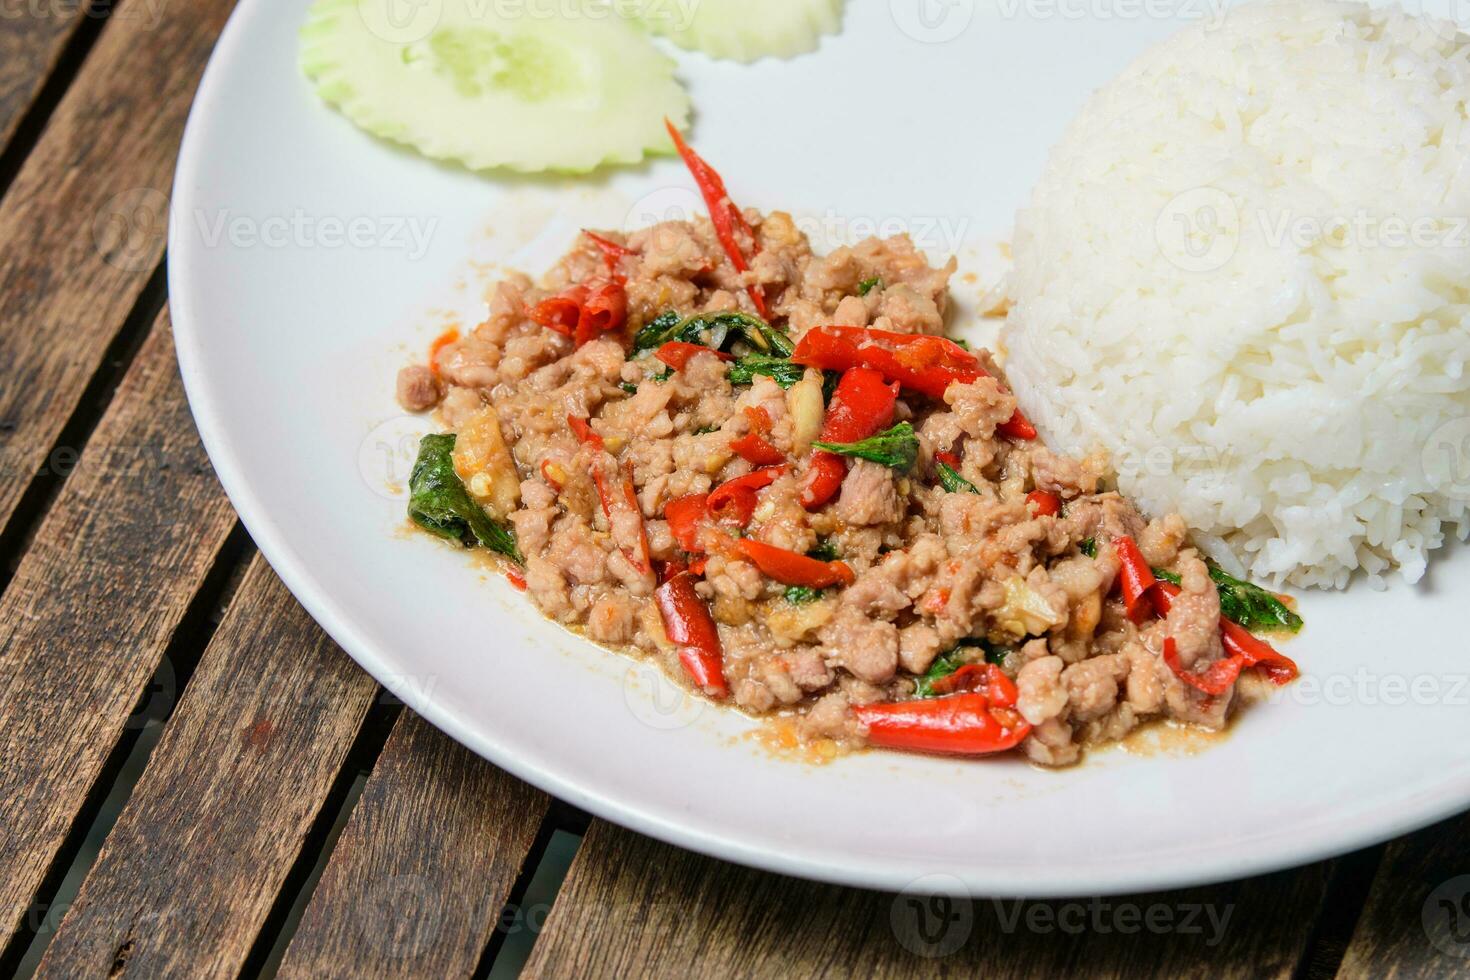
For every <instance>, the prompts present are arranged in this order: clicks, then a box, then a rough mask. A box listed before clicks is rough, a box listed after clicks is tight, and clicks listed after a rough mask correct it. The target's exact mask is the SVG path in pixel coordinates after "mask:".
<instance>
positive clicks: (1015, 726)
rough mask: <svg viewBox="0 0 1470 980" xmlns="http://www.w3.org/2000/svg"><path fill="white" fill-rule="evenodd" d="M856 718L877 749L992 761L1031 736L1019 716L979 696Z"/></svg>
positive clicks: (903, 705) (877, 708)
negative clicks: (991, 757)
mask: <svg viewBox="0 0 1470 980" xmlns="http://www.w3.org/2000/svg"><path fill="white" fill-rule="evenodd" d="M852 713H853V715H854V716H855V717H856V718H857V720H858V721H859V722H860V723H861V724H862V725H864V726H865V727H866V728H867V730H868V741H869V742H871V743H872V744H873V745H878V746H881V747H883V748H890V749H907V750H909V751H913V752H938V753H942V754H946V755H989V754H991V753H994V752H1004V751H1006V750H1008V749H1012V748H1015V747H1016V746H1017V745H1019V744H1020V743H1021V740H1022V739H1024V738H1025V737H1026V736H1027V735H1029V734H1030V733H1031V726H1030V725H1029V724H1028V723H1027V722H1026V720H1025V719H1024V718H1022V717H1021V714H1020V712H1018V711H1016V710H1015V709H1014V708H1012V707H1009V706H1001V705H997V704H995V703H993V702H992V701H991V698H990V696H989V695H988V694H984V693H981V692H978V691H974V692H970V693H966V694H952V695H950V696H949V697H943V698H926V699H924V700H917V701H894V702H889V703H886V704H865V705H857V706H855V707H854V708H853V709H852Z"/></svg>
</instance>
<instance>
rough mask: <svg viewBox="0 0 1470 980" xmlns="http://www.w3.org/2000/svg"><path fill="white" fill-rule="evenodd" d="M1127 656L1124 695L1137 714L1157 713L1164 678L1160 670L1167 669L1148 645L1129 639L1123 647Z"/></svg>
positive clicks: (1160, 706) (1162, 701)
mask: <svg viewBox="0 0 1470 980" xmlns="http://www.w3.org/2000/svg"><path fill="white" fill-rule="evenodd" d="M1123 655H1124V656H1126V657H1127V658H1128V685H1127V688H1126V689H1125V692H1124V693H1125V695H1126V697H1127V698H1128V703H1129V704H1130V705H1132V706H1133V711H1134V713H1135V714H1137V715H1152V714H1157V713H1158V712H1159V711H1160V710H1161V709H1162V708H1163V704H1164V684H1165V681H1164V678H1163V677H1162V676H1160V670H1168V668H1167V667H1165V666H1164V665H1163V664H1162V663H1161V662H1160V661H1159V658H1158V657H1157V656H1156V655H1155V654H1154V653H1152V652H1151V651H1150V650H1149V648H1148V647H1146V646H1144V645H1143V644H1142V643H1141V642H1139V641H1138V640H1136V639H1135V640H1131V641H1129V642H1128V643H1127V644H1126V645H1125V646H1124V647H1123Z"/></svg>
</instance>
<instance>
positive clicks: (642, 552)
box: [567, 415, 653, 575]
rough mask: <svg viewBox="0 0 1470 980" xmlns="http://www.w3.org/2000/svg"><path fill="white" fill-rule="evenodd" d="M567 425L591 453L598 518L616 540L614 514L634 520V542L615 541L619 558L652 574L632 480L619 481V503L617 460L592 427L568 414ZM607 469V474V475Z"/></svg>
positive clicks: (641, 510) (632, 526) (632, 523)
mask: <svg viewBox="0 0 1470 980" xmlns="http://www.w3.org/2000/svg"><path fill="white" fill-rule="evenodd" d="M567 424H568V425H569V426H571V429H572V432H573V433H574V434H575V435H576V437H577V439H578V441H579V442H581V443H582V445H584V446H587V447H588V448H589V449H591V450H592V451H593V453H594V454H595V458H594V459H593V460H592V484H593V486H595V487H596V488H597V499H598V501H599V502H601V504H602V516H603V517H605V518H607V523H608V527H609V528H610V529H612V530H613V533H614V538H615V539H616V534H617V530H616V528H617V525H618V522H617V521H616V520H615V519H614V512H616V511H622V512H624V513H627V514H630V515H631V516H632V517H633V518H634V519H635V520H633V521H630V522H628V525H629V526H630V530H631V531H632V536H633V538H634V542H633V543H632V544H631V545H630V544H629V543H628V542H627V541H622V542H619V548H620V549H621V550H622V552H623V556H624V557H626V558H627V559H628V561H629V563H630V564H632V566H633V567H634V568H636V569H637V570H638V571H639V572H640V573H642V574H644V575H652V574H653V561H652V560H651V559H650V557H649V551H648V529H647V528H646V527H645V526H644V524H643V509H642V508H641V507H640V506H639V504H638V491H637V489H636V488H634V486H633V478H632V477H631V476H624V477H623V478H622V499H621V501H619V499H618V497H617V495H615V494H614V493H613V487H612V484H613V482H614V479H615V478H616V477H617V476H618V464H617V460H615V459H613V458H612V456H610V455H609V454H608V452H607V446H606V444H605V443H604V442H603V440H602V437H601V436H600V435H598V434H597V433H596V432H593V431H592V426H590V425H588V424H587V420H586V419H583V418H578V417H577V416H575V415H568V416H567ZM609 469H611V471H612V472H611V473H609V472H608V470H609Z"/></svg>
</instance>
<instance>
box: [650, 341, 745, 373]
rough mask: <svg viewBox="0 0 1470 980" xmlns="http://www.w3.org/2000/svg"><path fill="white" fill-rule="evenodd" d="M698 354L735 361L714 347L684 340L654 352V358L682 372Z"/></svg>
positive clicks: (671, 342)
mask: <svg viewBox="0 0 1470 980" xmlns="http://www.w3.org/2000/svg"><path fill="white" fill-rule="evenodd" d="M696 354H713V355H715V356H716V357H718V358H719V359H720V360H722V361H733V360H734V359H735V358H734V357H733V356H732V355H730V354H726V353H725V352H724V351H722V350H715V349H714V348H713V347H705V346H704V345H703V344H691V343H688V342H687V341H683V340H671V341H669V342H668V343H666V344H664V345H662V346H661V347H659V349H658V350H656V351H654V352H653V356H654V357H656V358H658V359H659V360H660V361H663V362H664V363H665V364H667V365H668V366H669V367H671V368H673V369H674V370H675V371H682V370H684V368H686V367H687V366H688V365H689V361H690V360H691V359H692V358H693V357H694V355H696Z"/></svg>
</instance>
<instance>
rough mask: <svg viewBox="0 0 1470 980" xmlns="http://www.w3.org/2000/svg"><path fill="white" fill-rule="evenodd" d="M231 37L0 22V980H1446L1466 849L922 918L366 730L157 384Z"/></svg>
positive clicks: (133, 23)
mask: <svg viewBox="0 0 1470 980" xmlns="http://www.w3.org/2000/svg"><path fill="white" fill-rule="evenodd" d="M229 11H230V0H117V2H116V3H112V4H110V5H109V4H108V3H107V0H101V6H94V7H87V6H84V7H82V8H80V9H79V8H78V7H77V6H76V5H75V4H74V3H71V2H67V0H0V195H3V196H0V974H3V975H9V974H11V973H12V972H13V971H16V970H21V971H23V972H30V971H32V970H36V971H37V972H39V973H40V974H41V975H44V976H52V977H72V976H108V977H155V976H170V975H178V976H191V977H192V976H230V975H237V974H245V975H256V974H258V973H261V972H277V971H278V972H279V973H281V974H283V975H286V976H322V977H336V976H354V975H356V976H388V975H394V976H399V975H401V976H421V977H441V976H455V975H466V974H476V975H487V974H490V973H492V972H493V973H494V974H495V975H497V976H510V975H513V974H514V973H515V972H516V970H517V969H519V968H521V967H522V965H524V968H525V970H526V971H527V972H529V973H531V974H535V975H544V976H581V975H616V976H629V975H640V974H658V975H669V976H684V975H687V974H690V973H698V974H700V975H709V976H716V975H719V976H724V975H742V976H757V975H781V976H802V975H814V974H826V975H842V974H849V973H861V974H868V975H878V976H898V975H902V974H905V973H909V972H920V971H922V972H924V973H938V974H944V975H961V974H965V975H968V974H974V973H983V974H985V975H987V976H1002V975H1004V976H1010V975H1016V976H1022V975H1042V976H1049V977H1050V976H1060V975H1092V974H1106V975H1117V976H1122V975H1124V974H1125V972H1126V973H1127V974H1128V975H1130V976H1144V975H1151V976H1176V975H1200V976H1204V975H1209V976H1216V975H1232V976H1241V977H1247V976H1249V977H1255V976H1263V975H1274V976H1282V977H1286V976H1297V977H1328V976H1332V975H1342V976H1349V977H1370V976H1372V977H1377V976H1384V975H1390V974H1392V975H1403V976H1425V977H1429V976H1446V975H1451V974H1456V973H1460V974H1466V975H1470V958H1467V957H1470V898H1467V895H1470V877H1460V876H1462V875H1464V874H1466V873H1467V872H1470V848H1467V845H1466V844H1465V838H1464V837H1462V836H1461V835H1462V834H1465V833H1466V831H1467V830H1470V819H1466V818H1460V819H1456V820H1451V821H1448V822H1446V823H1444V824H1441V825H1440V826H1438V827H1434V828H1431V829H1429V830H1426V831H1423V832H1421V833H1418V834H1414V835H1412V836H1410V837H1408V838H1405V839H1403V840H1399V841H1396V842H1394V843H1392V844H1389V845H1387V846H1385V847H1375V848H1370V849H1368V850H1366V851H1363V852H1360V853H1357V854H1352V855H1349V856H1347V857H1344V858H1341V859H1338V860H1334V861H1328V862H1324V863H1321V864H1317V865H1313V866H1310V867H1306V868H1303V869H1300V870H1296V871H1290V872H1284V873H1280V874H1275V875H1269V876H1267V877H1263V878H1257V879H1253V880H1249V881H1244V882H1239V883H1235V884H1229V885H1221V886H1218V887H1213V888H1204V889H1197V890H1191V891H1181V892H1173V893H1168V894H1160V895H1143V896H1133V897H1129V898H1115V899H1110V900H1107V901H1106V902H1103V901H1101V900H1099V901H1094V902H1026V903H1014V902H1005V901H976V902H973V903H968V902H965V903H960V902H944V901H925V900H921V899H919V898H917V897H913V896H893V895H884V894H877V893H869V892H861V891H856V890H851V889H844V888H835V887H829V886H823V885H816V884H810V883H806V882H800V881H792V880H788V879H783V878H779V877H776V876H774V875H768V874H762V873H758V872H754V871H749V870H745V869H742V868H738V867H734V866H731V865H726V864H722V863H720V862H718V861H713V860H709V859H707V858H702V857H698V856H695V855H693V854H688V853H685V852H682V851H679V850H676V849H674V848H671V847H668V846H665V845H663V844H659V843H656V842H654V841H652V840H648V839H645V838H642V837H639V836H637V835H635V834H632V833H629V832H627V831H624V830H621V829H619V828H617V827H615V826H612V825H609V824H605V823H602V822H601V821H598V820H592V819H589V818H588V817H587V816H586V815H585V814H582V813H579V812H576V811H575V810H572V809H571V808H569V807H566V806H564V805H561V804H558V803H557V802H556V801H554V800H551V799H548V798H547V797H546V796H544V795H543V794H541V793H540V792H538V791H537V790H534V789H531V788H530V787H528V786H526V785H524V784H521V783H519V782H517V781H516V780H515V779H513V778H511V777H509V776H507V775H506V774H505V773H502V772H500V771H499V770H497V769H495V768H494V767H492V766H490V765H488V764H486V763H484V762H482V761H480V760H479V759H477V758H475V757H473V756H472V755H470V754H469V753H468V752H467V751H465V750H464V749H461V748H460V747H458V746H457V745H456V744H454V743H453V742H451V741H450V740H449V739H447V738H446V737H444V736H443V735H440V734H439V733H438V732H437V731H435V730H434V729H432V728H430V727H429V726H427V725H426V724H424V723H423V722H422V721H420V720H419V719H418V718H417V717H416V716H414V715H413V714H412V713H411V712H409V711H408V710H407V709H405V708H403V707H402V706H401V705H399V704H397V703H396V702H395V701H394V700H393V699H392V698H391V697H389V696H386V695H385V694H384V692H382V691H381V690H380V689H379V687H378V685H377V684H376V683H375V682H374V681H373V679H372V678H370V677H369V676H367V675H366V674H364V673H363V672H362V671H361V670H359V669H358V668H357V667H356V665H354V664H353V663H352V662H351V661H350V660H349V659H348V658H347V657H346V656H345V655H344V654H343V653H342V651H341V650H339V649H338V648H337V647H336V646H335V645H333V643H332V642H331V641H330V640H329V639H328V638H327V637H326V636H325V635H324V634H323V633H322V632H321V630H320V629H318V628H317V626H316V625H315V624H314V623H313V622H312V621H311V619H310V618H308V617H307V615H306V614H305V613H304V612H303V611H302V610H301V608H300V607H299V606H298V605H297V604H296V602H295V601H294V600H293V599H292V598H291V596H290V595H289V594H288V593H287V592H286V590H285V589H284V588H283V587H282V586H281V584H280V582H279V581H278V580H277V579H276V577H275V575H274V574H273V573H272V572H271V570H270V568H269V567H268V566H267V565H266V564H265V562H264V561H262V560H261V558H260V557H259V556H258V555H257V554H256V553H255V551H254V549H253V547H252V546H251V544H250V541H249V539H248V537H247V536H246V535H245V534H244V533H243V532H242V530H241V528H240V526H239V524H238V523H237V522H236V519H235V516H234V514H233V513H232V512H231V510H230V506H229V504H228V502H227V501H226V500H225V498H224V496H223V494H222V493H221V492H220V489H219V487H218V485H217V484H216V483H215V480H214V478H213V476H212V475H211V472H210V468H209V464H208V461H207V459H206V458H205V455H204V453H203V451H202V449H201V447H200V445H199V442H198V438H197V436H196V434H195V431H194V427H193V424H192V421H191V419H190V416H189V412H188V408H187V406H186V405H185V402H184V397H183V392H182V390H181V387H180V384H179V379H178V375H177V370H176V368H175V364H174V354H173V347H172V343H171V338H170V331H169V321H168V311H167V307H166V295H165V285H164V274H163V265H162V258H163V248H164V227H165V222H164V216H163V214H162V213H161V212H162V206H161V204H160V203H159V202H166V200H167V194H168V192H169V190H170V186H169V184H170V177H171V174H172V171H173V163H174V153H175V148H176V147H177V146H178V143H179V137H180V134H181V133H182V130H183V124H184V118H185V114H186V112H187V110H188V107H189V103H190V99H191V98H192V95H193V92H194V87H195V84H196V82H197V81H198V78H199V74H200V72H201V71H202V69H203V67H204V63H205V60H206V58H207V57H208V55H209V52H210V49H211V47H212V46H213V44H214V41H215V38H216V36H217V35H218V33H219V31H220V29H221V27H222V26H223V24H224V21H225V18H226V16H227V15H228V13H229ZM1409 734H1410V733H1400V734H1399V735H1398V736H1397V737H1400V738H1402V739H1403V740H1404V741H1405V744H1406V749H1407V744H1408V739H1409ZM1304 778H1309V777H1307V776H1304ZM998 832H1005V830H1004V828H1000V829H999V830H998ZM1200 832H1201V834H1202V835H1207V834H1208V833H1209V829H1208V828H1201V831H1200ZM577 838H580V844H579V846H577V849H576V851H575V859H573V860H571V863H570V869H569V871H567V872H566V873H565V880H564V881H560V880H559V879H560V877H561V875H560V871H562V870H564V869H561V868H557V867H554V865H556V864H558V863H562V864H564V863H565V857H564V855H565V854H567V853H569V852H570V848H569V847H567V846H565V845H566V844H567V843H568V842H575V839H577ZM558 886H559V887H558ZM553 899H554V901H553ZM533 940H534V943H533V944H532V941H533ZM528 947H529V959H527V958H526V957H527V949H528Z"/></svg>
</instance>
